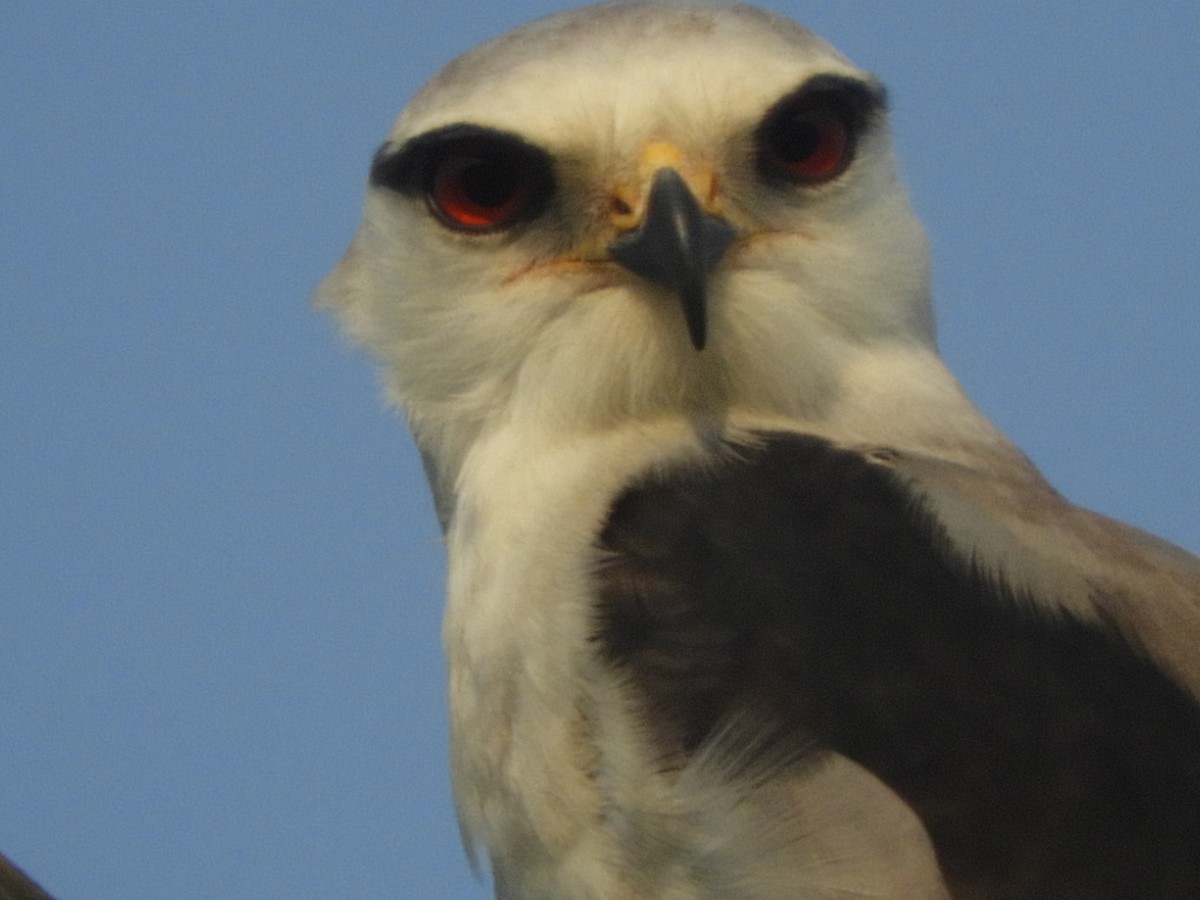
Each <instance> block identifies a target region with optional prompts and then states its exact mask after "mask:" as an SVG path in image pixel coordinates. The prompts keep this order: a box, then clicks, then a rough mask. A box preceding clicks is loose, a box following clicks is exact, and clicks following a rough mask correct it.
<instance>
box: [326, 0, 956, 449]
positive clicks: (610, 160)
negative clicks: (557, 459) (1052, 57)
mask: <svg viewBox="0 0 1200 900" xmlns="http://www.w3.org/2000/svg"><path fill="white" fill-rule="evenodd" d="M884 113H885V110H884V96H883V91H882V89H881V88H880V87H879V85H878V84H877V82H875V81H874V79H872V78H871V77H870V76H868V75H866V74H865V73H863V72H861V71H860V70H858V69H856V68H855V67H854V66H852V65H851V64H850V63H848V62H847V61H846V60H844V59H843V58H842V57H841V56H840V55H838V54H837V53H836V52H835V51H834V50H832V49H831V48H830V47H828V46H827V45H826V44H824V43H823V42H821V41H820V40H819V39H817V38H815V37H814V36H812V35H811V34H809V33H808V32H806V31H804V30H803V29H801V28H800V27H799V26H796V25H794V24H793V23H791V22H788V21H786V20H783V19H779V18H776V17H774V16H771V15H769V14H767V13H765V12H762V11H760V10H757V9H753V8H751V7H743V6H711V7H710V6H694V5H684V4H670V5H655V4H650V5H629V4H613V5H605V6H600V7H591V8H585V9H582V10H576V11H573V12H569V13H564V14H561V15H559V16H555V17H552V18H550V19H546V20H542V21H539V22H535V23H533V24H532V25H530V26H526V27H525V28H523V29H520V30H518V31H515V32H513V33H511V34H509V35H506V36H504V37H502V38H499V39H497V40H496V41H493V42H491V43H489V44H486V45H484V46H483V47H481V48H479V49H477V50H475V51H472V52H471V53H468V54H466V55H465V56H463V57H460V58H459V59H458V60H456V61H454V62H453V63H451V64H450V65H449V66H448V67H447V68H446V69H445V70H443V71H442V72H441V73H440V74H439V75H438V76H436V77H435V78H434V79H433V81H431V82H430V84H429V85H427V86H426V88H425V89H424V90H423V91H422V92H421V93H420V94H418V96H417V97H416V98H415V99H414V100H413V102H412V103H411V104H410V106H409V108H408V109H407V110H406V111H405V112H404V114H403V115H402V116H401V118H400V120H399V122H398V123H397V124H396V126H395V128H394V130H393V132H392V134H391V135H390V137H389V139H388V141H387V142H386V143H385V144H384V145H383V147H382V148H381V149H380V151H379V154H378V155H377V156H376V159H375V162H374V165H373V168H372V174H371V188H370V193H369V196H368V200H367V209H366V215H365V220H364V223H363V225H362V228H361V230H360V232H359V234H358V235H357V237H356V239H355V241H354V243H353V245H352V246H351V248H350V250H349V252H348V253H347V255H346V257H345V259H344V260H343V261H342V263H341V264H340V265H339V267H338V269H337V270H336V271H335V272H334V274H333V275H332V276H331V277H330V279H329V280H328V281H327V282H326V285H325V288H324V293H325V296H326V298H327V299H328V301H329V302H330V303H331V304H332V305H333V306H335V308H337V310H338V311H339V313H340V315H341V316H342V318H343V321H344V322H345V323H346V325H347V327H348V329H349V330H350V332H351V333H352V334H353V335H354V336H355V337H357V338H358V339H359V340H361V341H363V342H364V343H366V344H367V345H368V346H369V347H371V348H372V349H373V350H374V351H375V352H376V353H377V354H379V355H380V356H381V357H382V359H383V360H384V362H385V363H386V365H387V366H388V373H389V384H390V388H391V391H392V393H393V395H394V397H395V399H396V400H398V402H399V403H400V404H401V405H402V406H403V407H404V409H405V410H406V412H407V414H408V417H409V421H410V423H411V425H412V427H413V429H414V432H415V433H416V435H417V438H418V440H419V441H420V442H421V444H422V446H423V449H424V450H425V451H426V453H427V454H428V455H430V456H432V457H433V460H434V462H435V464H437V465H441V466H450V467H453V466H454V465H455V464H456V461H457V460H459V459H461V456H462V454H463V452H465V449H466V447H467V446H468V445H469V444H470V443H471V442H472V441H473V440H475V439H476V438H477V437H478V435H479V434H480V433H481V432H483V431H486V429H487V428H488V427H489V426H490V425H492V424H495V423H499V422H504V423H512V422H527V423H528V424H529V427H531V428H533V429H539V428H544V429H546V430H550V429H553V430H555V431H556V432H557V433H563V432H567V431H570V430H571V429H582V430H589V429H593V428H599V427H606V426H609V425H611V424H613V423H614V422H617V421H621V420H629V419H633V420H639V419H646V418H652V417H655V416H661V415H678V414H683V415H686V416H698V417H699V416H720V415H722V414H723V413H724V412H725V411H726V410H728V409H729V408H731V407H735V406H740V407H745V408H750V409H758V410H762V411H764V412H768V413H771V414H777V415H791V416H801V417H809V418H813V417H819V416H820V415H821V411H822V409H823V408H825V407H826V406H828V405H830V404H832V403H834V402H836V398H837V396H838V392H839V371H840V369H841V367H842V366H843V365H844V364H845V363H846V361H847V360H848V359H849V358H850V357H852V356H853V355H854V353H855V352H857V351H858V349H860V348H864V347H867V346H878V345H879V343H881V342H897V343H901V344H904V343H908V344H914V345H920V346H923V347H928V348H932V342H933V337H932V326H931V322H930V312H929V304H928V264H927V250H926V246H925V239H924V236H923V232H922V230H921V228H920V226H919V224H918V223H917V221H916V219H915V217H914V216H913V214H912V212H911V209H910V206H909V202H908V199H907V196H906V193H905V191H904V189H903V187H902V185H901V184H900V183H899V181H898V180H897V178H896V175H895V172H894V166H893V163H892V160H891V152H890V147H889V140H888V135H887V130H886V119H885V114H884Z"/></svg>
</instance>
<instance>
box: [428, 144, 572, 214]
mask: <svg viewBox="0 0 1200 900" xmlns="http://www.w3.org/2000/svg"><path fill="white" fill-rule="evenodd" d="M551 187H552V182H551V176H550V171H549V167H548V165H547V163H546V161H545V159H544V158H543V156H542V154H541V153H540V152H538V151H535V150H534V149H533V148H530V147H528V146H526V145H524V144H521V143H519V142H516V141H512V140H509V139H507V138H501V137H490V136H489V137H482V136H476V137H471V138H466V139H463V140H456V141H449V142H447V143H446V144H445V145H443V146H442V147H440V148H438V149H437V150H435V151H434V153H433V154H432V155H431V158H430V160H429V168H428V169H427V171H426V182H425V192H426V194H425V195H426V198H427V199H428V201H429V206H430V208H431V209H432V210H433V211H434V213H435V214H436V215H437V217H438V218H439V219H441V221H442V223H443V224H444V225H446V226H448V227H449V228H453V229H455V230H458V231H467V232H487V231H500V230H503V229H505V228H507V227H509V226H511V225H513V224H515V223H517V222H519V221H521V220H524V219H527V218H530V217H531V216H533V215H535V214H536V213H537V212H538V210H539V209H540V208H541V206H542V204H543V203H544V202H545V200H546V198H547V196H548V195H549V192H550V189H551Z"/></svg>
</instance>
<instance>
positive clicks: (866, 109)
mask: <svg viewBox="0 0 1200 900" xmlns="http://www.w3.org/2000/svg"><path fill="white" fill-rule="evenodd" d="M881 103H882V99H881V98H879V97H877V96H876V95H875V94H874V93H872V92H870V91H869V90H868V89H867V87H866V86H865V85H863V84H861V83H859V82H855V81H850V80H847V79H841V78H823V79H819V80H817V81H816V82H815V83H812V84H809V85H806V86H805V87H804V88H802V89H801V90H800V91H798V92H797V93H796V94H794V95H792V96H791V97H789V98H786V99H785V100H783V101H782V102H781V103H779V104H778V105H776V107H775V108H774V109H773V110H771V112H770V113H768V115H767V117H766V118H765V119H764V120H763V123H762V125H761V126H759V129H758V132H757V135H756V138H757V144H758V164H759V169H760V171H761V172H762V173H763V175H764V176H766V177H768V178H772V179H776V180H783V181H787V182H792V183H799V184H805V185H814V184H821V183H823V182H826V181H831V180H833V179H834V178H837V177H838V176H839V175H841V174H842V172H844V171H845V170H846V168H847V167H848V166H849V165H850V163H851V162H852V161H853V159H854V151H855V149H856V146H855V144H856V140H857V137H858V134H859V132H860V131H861V130H862V128H863V126H864V125H865V123H866V121H867V116H868V114H869V113H870V112H872V111H873V109H874V108H875V107H876V106H878V105H880V104H881Z"/></svg>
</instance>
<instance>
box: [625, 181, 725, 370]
mask: <svg viewBox="0 0 1200 900" xmlns="http://www.w3.org/2000/svg"><path fill="white" fill-rule="evenodd" d="M735 236H736V232H735V230H734V228H733V226H732V225H730V224H729V223H728V222H726V221H725V220H724V219H722V218H720V217H718V216H714V215H711V214H709V213H707V212H705V211H704V210H703V209H702V208H701V206H700V202H699V201H698V200H697V199H696V196H695V194H693V193H692V190H691V188H690V187H688V183H687V182H686V181H685V180H684V178H683V176H682V175H680V174H679V172H678V171H676V169H675V168H673V167H671V166H663V167H661V168H659V169H657V171H655V172H654V175H653V177H652V179H651V182H650V192H649V194H648V196H647V198H646V204H645V210H644V213H643V215H642V219H641V222H639V223H638V224H637V226H636V227H635V228H632V229H631V230H629V231H627V232H625V233H624V234H622V235H620V236H619V237H618V238H617V239H616V240H615V241H613V242H612V243H611V244H609V247H608V252H609V255H610V256H611V257H612V259H613V260H614V261H616V262H618V263H620V264H621V265H622V266H624V267H625V268H626V269H628V270H629V271H631V272H633V273H634V274H635V275H638V276H639V277H641V278H645V279H646V280H647V281H650V282H652V283H654V284H657V285H659V286H661V287H665V288H667V289H668V290H670V291H672V292H673V293H674V294H675V295H676V296H677V297H678V298H679V301H680V303H681V304H682V305H683V317H684V320H685V321H686V322H687V330H688V336H689V337H690V338H691V340H692V346H693V347H695V348H696V349H697V350H703V349H704V344H705V342H706V341H707V339H708V276H709V273H710V272H711V271H712V269H713V267H714V266H716V264H717V262H718V261H719V260H720V259H721V256H722V255H723V254H724V253H725V250H726V249H727V248H728V247H729V244H730V242H731V241H732V240H733V239H734V237H735Z"/></svg>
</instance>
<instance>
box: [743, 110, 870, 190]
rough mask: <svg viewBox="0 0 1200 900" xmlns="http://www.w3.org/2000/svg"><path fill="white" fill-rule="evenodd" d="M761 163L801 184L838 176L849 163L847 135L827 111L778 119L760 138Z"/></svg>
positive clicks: (843, 126)
mask: <svg viewBox="0 0 1200 900" xmlns="http://www.w3.org/2000/svg"><path fill="white" fill-rule="evenodd" d="M764 139H765V140H764V145H763V150H764V155H765V159H764V161H765V162H766V163H767V164H768V165H769V166H770V167H771V168H772V169H774V170H776V171H777V172H778V173H779V174H781V175H785V176H787V177H788V178H791V179H794V180H796V181H802V182H804V183H805V184H814V183H816V182H820V181H828V180H829V179H830V178H833V177H835V176H837V175H840V174H841V173H842V171H843V170H844V169H845V168H846V165H847V163H849V161H850V132H849V129H848V128H847V127H846V123H845V121H844V120H843V119H842V118H841V117H840V116H838V115H837V114H836V113H834V112H831V111H829V110H822V109H812V110H800V111H797V112H795V113H792V114H790V115H787V116H783V117H781V118H780V119H779V120H778V121H776V122H774V123H773V124H772V125H771V127H770V128H769V129H767V133H766V134H765V135H764Z"/></svg>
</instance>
